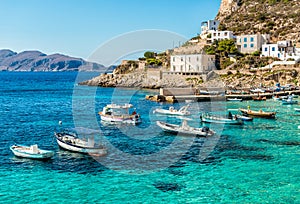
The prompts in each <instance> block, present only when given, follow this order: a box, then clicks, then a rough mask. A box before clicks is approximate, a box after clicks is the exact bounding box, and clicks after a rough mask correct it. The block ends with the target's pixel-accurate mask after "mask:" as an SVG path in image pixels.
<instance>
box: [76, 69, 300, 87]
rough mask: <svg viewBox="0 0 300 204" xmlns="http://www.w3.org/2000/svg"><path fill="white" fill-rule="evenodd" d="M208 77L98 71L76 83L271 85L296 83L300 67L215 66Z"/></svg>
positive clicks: (111, 85)
mask: <svg viewBox="0 0 300 204" xmlns="http://www.w3.org/2000/svg"><path fill="white" fill-rule="evenodd" d="M214 73H215V74H214V76H213V77H210V79H209V80H208V81H205V82H200V79H201V77H200V76H190V77H187V76H182V75H173V76H171V77H167V78H161V79H158V78H154V77H151V76H149V74H147V72H146V71H134V72H131V73H127V74H114V73H111V74H101V75H100V76H97V77H95V78H93V79H90V80H88V81H84V82H81V83H80V85H88V86H100V87H128V88H146V89H159V88H170V87H172V88H187V87H197V88H201V87H202V88H205V87H214V86H215V84H218V85H217V86H218V87H219V86H220V83H222V86H223V87H224V88H251V87H259V86H269V87H271V86H275V84H276V83H280V84H282V85H284V84H292V85H295V86H298V85H299V84H300V67H299V66H298V67H290V68H289V67H277V68H274V69H272V70H257V71H250V70H249V69H248V70H246V69H244V70H216V71H214Z"/></svg>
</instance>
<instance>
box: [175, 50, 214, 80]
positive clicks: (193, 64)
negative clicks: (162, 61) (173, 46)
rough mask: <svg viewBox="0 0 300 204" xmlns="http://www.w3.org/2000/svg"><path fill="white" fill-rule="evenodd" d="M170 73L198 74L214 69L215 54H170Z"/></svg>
mask: <svg viewBox="0 0 300 204" xmlns="http://www.w3.org/2000/svg"><path fill="white" fill-rule="evenodd" d="M170 60H171V68H170V72H171V73H177V74H183V75H198V74H199V75H200V74H207V73H208V72H210V71H212V70H215V69H216V64H215V60H216V58H215V55H206V54H182V55H171V59H170Z"/></svg>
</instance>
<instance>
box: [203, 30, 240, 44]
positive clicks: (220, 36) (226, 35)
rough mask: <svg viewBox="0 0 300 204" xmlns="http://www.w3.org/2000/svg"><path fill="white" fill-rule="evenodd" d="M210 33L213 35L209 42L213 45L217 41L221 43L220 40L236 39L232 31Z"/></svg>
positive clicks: (212, 31)
mask: <svg viewBox="0 0 300 204" xmlns="http://www.w3.org/2000/svg"><path fill="white" fill-rule="evenodd" d="M209 33H210V34H211V37H210V38H207V41H208V42H210V43H212V42H214V41H216V40H218V41H220V40H226V39H228V40H229V39H234V38H235V36H234V35H233V32H232V31H228V30H225V31H219V30H211V31H209Z"/></svg>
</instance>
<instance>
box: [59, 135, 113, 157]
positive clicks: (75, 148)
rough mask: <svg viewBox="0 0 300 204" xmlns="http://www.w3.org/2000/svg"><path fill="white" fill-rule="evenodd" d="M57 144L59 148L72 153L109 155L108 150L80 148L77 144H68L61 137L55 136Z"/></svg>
mask: <svg viewBox="0 0 300 204" xmlns="http://www.w3.org/2000/svg"><path fill="white" fill-rule="evenodd" d="M55 137H56V141H57V144H58V145H59V147H61V148H63V149H65V150H69V151H72V152H79V153H84V154H99V155H105V154H107V150H106V149H105V148H102V147H101V148H97V147H80V146H78V145H75V144H70V143H66V142H64V141H63V140H62V138H61V137H59V136H58V135H57V134H55Z"/></svg>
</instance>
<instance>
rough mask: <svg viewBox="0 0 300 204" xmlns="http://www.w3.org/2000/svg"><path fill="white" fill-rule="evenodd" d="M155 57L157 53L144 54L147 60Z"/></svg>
mask: <svg viewBox="0 0 300 204" xmlns="http://www.w3.org/2000/svg"><path fill="white" fill-rule="evenodd" d="M155 55H156V53H155V52H150V51H147V52H145V53H144V57H145V58H154V57H155Z"/></svg>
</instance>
